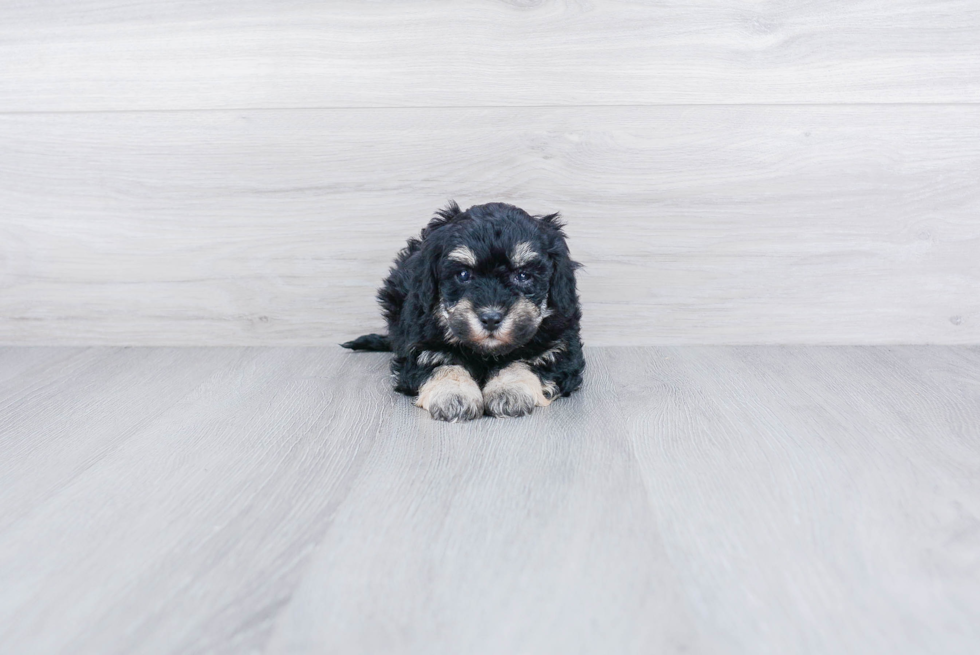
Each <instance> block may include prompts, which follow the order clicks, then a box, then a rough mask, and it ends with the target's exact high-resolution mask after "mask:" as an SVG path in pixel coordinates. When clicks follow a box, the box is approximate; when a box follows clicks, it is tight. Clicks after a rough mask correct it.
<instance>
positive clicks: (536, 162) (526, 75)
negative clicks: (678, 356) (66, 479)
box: [0, 0, 980, 345]
mask: <svg viewBox="0 0 980 655" xmlns="http://www.w3.org/2000/svg"><path fill="white" fill-rule="evenodd" d="M978 35H980V4H978V3H976V2H973V1H969V2H964V1H949V2H932V1H928V0H896V1H895V2H891V3H884V4H883V3H880V2H877V1H865V0H856V1H852V2H831V1H828V2H753V3H741V2H736V1H735V0H727V1H722V0H715V1H709V2H705V3H699V4H698V5H697V6H693V5H690V3H682V2H634V3H622V2H605V1H597V2H593V3H581V4H580V3H555V2H493V1H483V2H460V3H442V2H429V1H421V2H419V1H407V2H396V3H359V2H358V3H355V2H331V3H307V2H298V1H297V2H285V3H272V2H260V1H258V0H251V1H246V2H235V3H232V2H213V3H206V4H202V3H189V2H186V3H185V2H169V3H164V2H156V1H154V2H136V3H127V4H125V5H121V6H114V5H113V4H112V3H108V2H106V1H105V0H98V1H96V0H92V1H88V2H74V3H70V4H69V3H64V2H54V1H53V0H52V1H46V2H36V3H32V4H25V3H8V4H5V5H3V6H0V342H3V343H18V344H19V343H31V344H40V343H51V344H89V343H92V344H96V343H97V344H181V345H194V344H201V345H205V344H320V343H330V342H333V341H336V340H339V339H343V338H347V337H350V336H352V335H356V334H360V333H361V332H363V331H367V330H378V329H380V328H381V327H382V325H381V321H380V318H379V316H378V313H377V310H376V307H375V305H374V299H373V293H374V289H375V288H376V287H377V285H378V283H379V282H380V280H381V278H382V277H383V275H384V274H385V271H386V270H387V266H388V263H389V262H390V260H391V257H392V255H393V254H394V252H395V250H396V249H397V248H398V247H400V245H401V244H402V243H403V242H404V239H405V238H406V237H407V236H410V235H411V234H413V233H416V232H417V231H418V229H419V228H420V227H421V226H422V225H423V224H424V223H425V222H426V220H427V219H428V217H429V216H430V215H431V213H432V211H433V210H434V209H435V208H437V207H438V206H440V205H442V204H444V203H445V201H446V200H447V199H449V198H455V199H457V200H458V201H459V202H460V203H461V204H463V205H468V204H473V203H478V202H487V201H491V200H502V201H507V202H513V203H515V204H518V205H521V206H523V207H525V208H526V209H528V210H530V211H534V212H550V211H555V210H561V211H562V212H563V213H564V214H565V216H566V219H567V220H568V222H569V233H570V235H571V237H572V241H571V247H572V250H573V254H574V255H575V256H576V257H577V258H578V259H580V260H581V261H583V262H584V263H585V264H586V269H585V271H583V273H582V274H581V277H580V283H581V290H582V296H583V300H584V302H585V313H586V319H585V336H586V340H587V341H588V342H589V343H591V344H594V345H603V344H617V343H628V344H651V343H692V342H693V343H697V342H709V343H773V342H792V343H918V342H936V343H969V342H977V341H980V38H978Z"/></svg>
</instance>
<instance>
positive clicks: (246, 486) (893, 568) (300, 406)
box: [0, 346, 980, 654]
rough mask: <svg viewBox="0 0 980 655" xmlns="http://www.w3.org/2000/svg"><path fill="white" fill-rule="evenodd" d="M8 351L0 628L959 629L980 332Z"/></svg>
mask: <svg viewBox="0 0 980 655" xmlns="http://www.w3.org/2000/svg"><path fill="white" fill-rule="evenodd" d="M587 357H588V361H589V369H588V375H587V382H586V386H585V388H584V389H583V390H582V391H581V392H580V393H578V394H577V395H575V396H574V397H572V398H570V399H564V400H561V401H559V402H556V403H554V404H553V405H552V406H551V407H549V408H545V409H540V410H538V411H537V412H536V413H535V414H534V415H533V416H531V417H527V418H523V419H512V420H493V419H489V418H487V419H482V420H479V421H476V422H472V423H468V424H456V425H449V424H443V423H437V422H434V421H431V420H430V419H429V418H428V417H427V416H426V415H425V414H424V413H423V412H421V411H420V410H418V409H416V408H414V407H413V406H412V404H411V401H410V400H409V399H407V398H404V397H401V396H396V395H394V394H393V393H392V392H391V391H390V390H389V386H388V384H389V383H388V380H387V375H386V358H385V357H384V356H381V355H367V354H365V355H355V354H348V353H344V352H341V351H340V349H339V348H334V347H328V348H282V349H269V348H198V349H194V348H186V349H166V348H157V349H154V348H145V349H114V348H89V349H81V348H79V349H71V348H50V349H44V348H31V349H24V348H21V349H18V348H6V349H0V435H2V436H0V449H2V455H0V652H3V653H17V654H24V653H72V654H78V653H180V654H187V653H204V652H209V653H252V652H267V653H409V652H410V653H488V654H490V653H493V654H497V653H578V652H582V653H634V652H635V653H775V654H782V653H889V654H891V653H937V654H938V653H942V654H951V653H976V652H978V643H980V348H977V347H925V346H922V347H742V348H737V347H673V348H653V347H650V348H602V349H591V350H589V351H588V352H587Z"/></svg>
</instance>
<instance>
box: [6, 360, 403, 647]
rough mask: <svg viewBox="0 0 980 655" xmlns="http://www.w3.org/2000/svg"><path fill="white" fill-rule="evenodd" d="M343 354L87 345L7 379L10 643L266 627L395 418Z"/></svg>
mask: <svg viewBox="0 0 980 655" xmlns="http://www.w3.org/2000/svg"><path fill="white" fill-rule="evenodd" d="M11 352H12V351H10V350H4V351H0V362H3V361H5V360H6V359H7V358H9V357H11ZM100 353H101V354H100ZM338 355H339V353H337V352H335V351H329V352H325V351H313V350H302V349H293V350H289V351H278V350H247V349H209V350H198V349H188V350H146V349H121V350H106V351H100V350H94V351H91V350H90V351H86V352H85V353H83V354H82V355H80V356H75V357H74V359H71V360H69V362H68V363H67V364H66V365H65V366H64V367H62V369H61V370H60V371H54V372H53V373H52V374H51V375H48V376H46V377H45V376H41V375H35V376H34V378H35V379H36V381H35V382H31V381H29V380H25V384H24V385H23V386H22V387H20V388H17V389H15V390H12V391H9V392H5V395H4V397H3V399H2V404H0V426H2V432H0V434H2V435H3V436H2V437H0V439H2V441H0V443H2V444H3V450H4V457H3V458H2V461H0V490H2V495H0V517H2V519H3V521H2V522H0V651H3V652H16V653H57V652H64V653H159V652H173V653H204V652H207V653H215V652H226V653H240V652H252V651H253V649H254V648H256V647H258V646H260V645H261V644H262V643H264V641H265V640H266V638H267V635H268V631H269V630H270V629H271V627H272V625H271V620H272V619H273V617H274V616H275V615H276V613H277V612H278V611H279V609H280V608H281V607H282V606H283V604H284V603H285V602H286V600H287V599H288V597H289V595H290V593H291V592H292V588H293V586H294V585H295V583H296V581H297V576H298V575H299V573H300V571H301V569H302V567H303V562H304V561H305V559H306V557H307V556H308V555H309V553H310V551H311V549H312V547H313V545H314V544H315V543H316V542H317V541H318V540H319V537H320V535H321V534H322V532H323V531H324V530H325V529H327V527H328V525H329V523H330V519H331V516H332V514H333V512H334V511H335V508H336V506H337V504H338V502H339V501H340V499H341V498H343V496H344V495H346V494H347V493H348V490H349V487H350V485H351V484H352V482H353V480H354V479H355V478H356V474H357V472H358V470H359V468H360V465H361V464H360V463H361V461H362V460H363V458H364V457H365V456H366V454H367V453H368V452H370V449H371V436H370V432H371V430H372V429H380V428H379V426H380V425H381V423H382V422H385V421H387V420H389V419H390V412H389V411H387V410H388V408H389V407H390V405H391V402H392V398H391V397H390V394H389V393H388V388H387V386H388V385H387V380H386V379H385V378H386V376H385V375H384V373H383V371H382V367H383V365H382V362H381V361H380V359H379V360H377V361H376V362H375V365H373V366H367V365H366V364H368V360H359V361H357V362H355V361H353V360H343V359H341V357H339V356H338ZM14 357H16V355H14ZM97 357H100V358H101V363H99V361H98V360H97V359H96V358H97ZM89 359H91V360H92V361H89ZM352 366H353V368H351V367H352ZM49 372H50V371H49ZM44 383H46V384H44ZM362 403H363V404H362ZM351 412H353V413H351ZM372 425H373V426H374V428H372V427H371V426H372ZM365 430H366V432H365Z"/></svg>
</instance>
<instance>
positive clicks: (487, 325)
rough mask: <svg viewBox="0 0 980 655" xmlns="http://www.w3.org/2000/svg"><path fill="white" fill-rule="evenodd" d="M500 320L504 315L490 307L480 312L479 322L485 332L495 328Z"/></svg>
mask: <svg viewBox="0 0 980 655" xmlns="http://www.w3.org/2000/svg"><path fill="white" fill-rule="evenodd" d="M502 320H504V315H503V314H501V313H500V312H498V311H496V310H493V309H491V310H488V311H485V312H480V322H481V323H483V327H484V329H485V330H486V331H487V332H493V331H494V330H496V329H497V326H498V325H500V321H502Z"/></svg>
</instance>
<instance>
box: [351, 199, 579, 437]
mask: <svg viewBox="0 0 980 655" xmlns="http://www.w3.org/2000/svg"><path fill="white" fill-rule="evenodd" d="M578 266H579V264H577V263H576V262H573V261H572V260H571V258H570V257H569V254H568V246H567V245H566V243H565V234H564V232H563V231H562V224H561V223H560V222H559V220H558V214H551V215H548V216H531V215H529V214H528V213H527V212H525V211H524V210H522V209H520V208H518V207H514V206H513V205H506V204H503V203H491V204H487V205H477V206H474V207H470V208H469V209H467V210H466V211H465V212H464V211H461V210H460V208H459V206H458V205H457V204H456V203H455V202H453V203H450V205H449V207H447V208H446V209H443V210H440V211H438V212H436V216H435V218H433V219H432V221H431V222H430V223H429V224H428V226H426V228H425V229H423V230H422V234H421V238H419V239H409V240H408V245H407V246H406V247H405V248H404V249H403V250H402V251H401V252H399V253H398V256H397V257H396V258H395V263H394V266H393V267H392V269H391V272H390V273H389V275H388V278H387V279H386V280H385V281H384V286H382V287H381V289H380V290H379V291H378V300H379V302H380V303H381V306H382V309H383V313H384V317H385V320H386V321H387V323H388V334H387V336H385V335H378V334H368V335H365V336H362V337H359V338H357V339H355V340H353V341H348V342H347V343H344V344H341V345H343V347H345V348H350V349H352V350H374V351H389V350H390V351H392V352H394V355H395V356H394V359H393V360H392V363H391V370H392V373H393V374H394V377H395V389H396V390H397V391H400V392H401V393H404V394H408V395H412V396H414V395H417V396H418V398H417V399H416V401H415V404H416V405H418V406H419V407H422V408H424V409H426V410H428V412H429V413H430V414H431V415H432V418H435V419H439V420H443V421H459V420H467V419H474V418H477V417H479V416H481V415H483V414H484V413H486V414H489V415H491V416H522V415H524V414H529V413H530V412H532V411H533V410H534V408H535V407H543V406H546V405H548V404H550V403H551V401H552V400H554V399H555V398H556V397H558V396H567V395H569V394H570V393H572V392H573V391H575V390H576V389H578V388H579V386H580V385H581V384H582V370H583V369H584V368H585V360H584V359H583V357H582V342H581V339H580V338H579V321H580V319H581V316H582V314H581V310H580V309H579V302H578V294H577V292H576V289H575V269H576V268H578Z"/></svg>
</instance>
